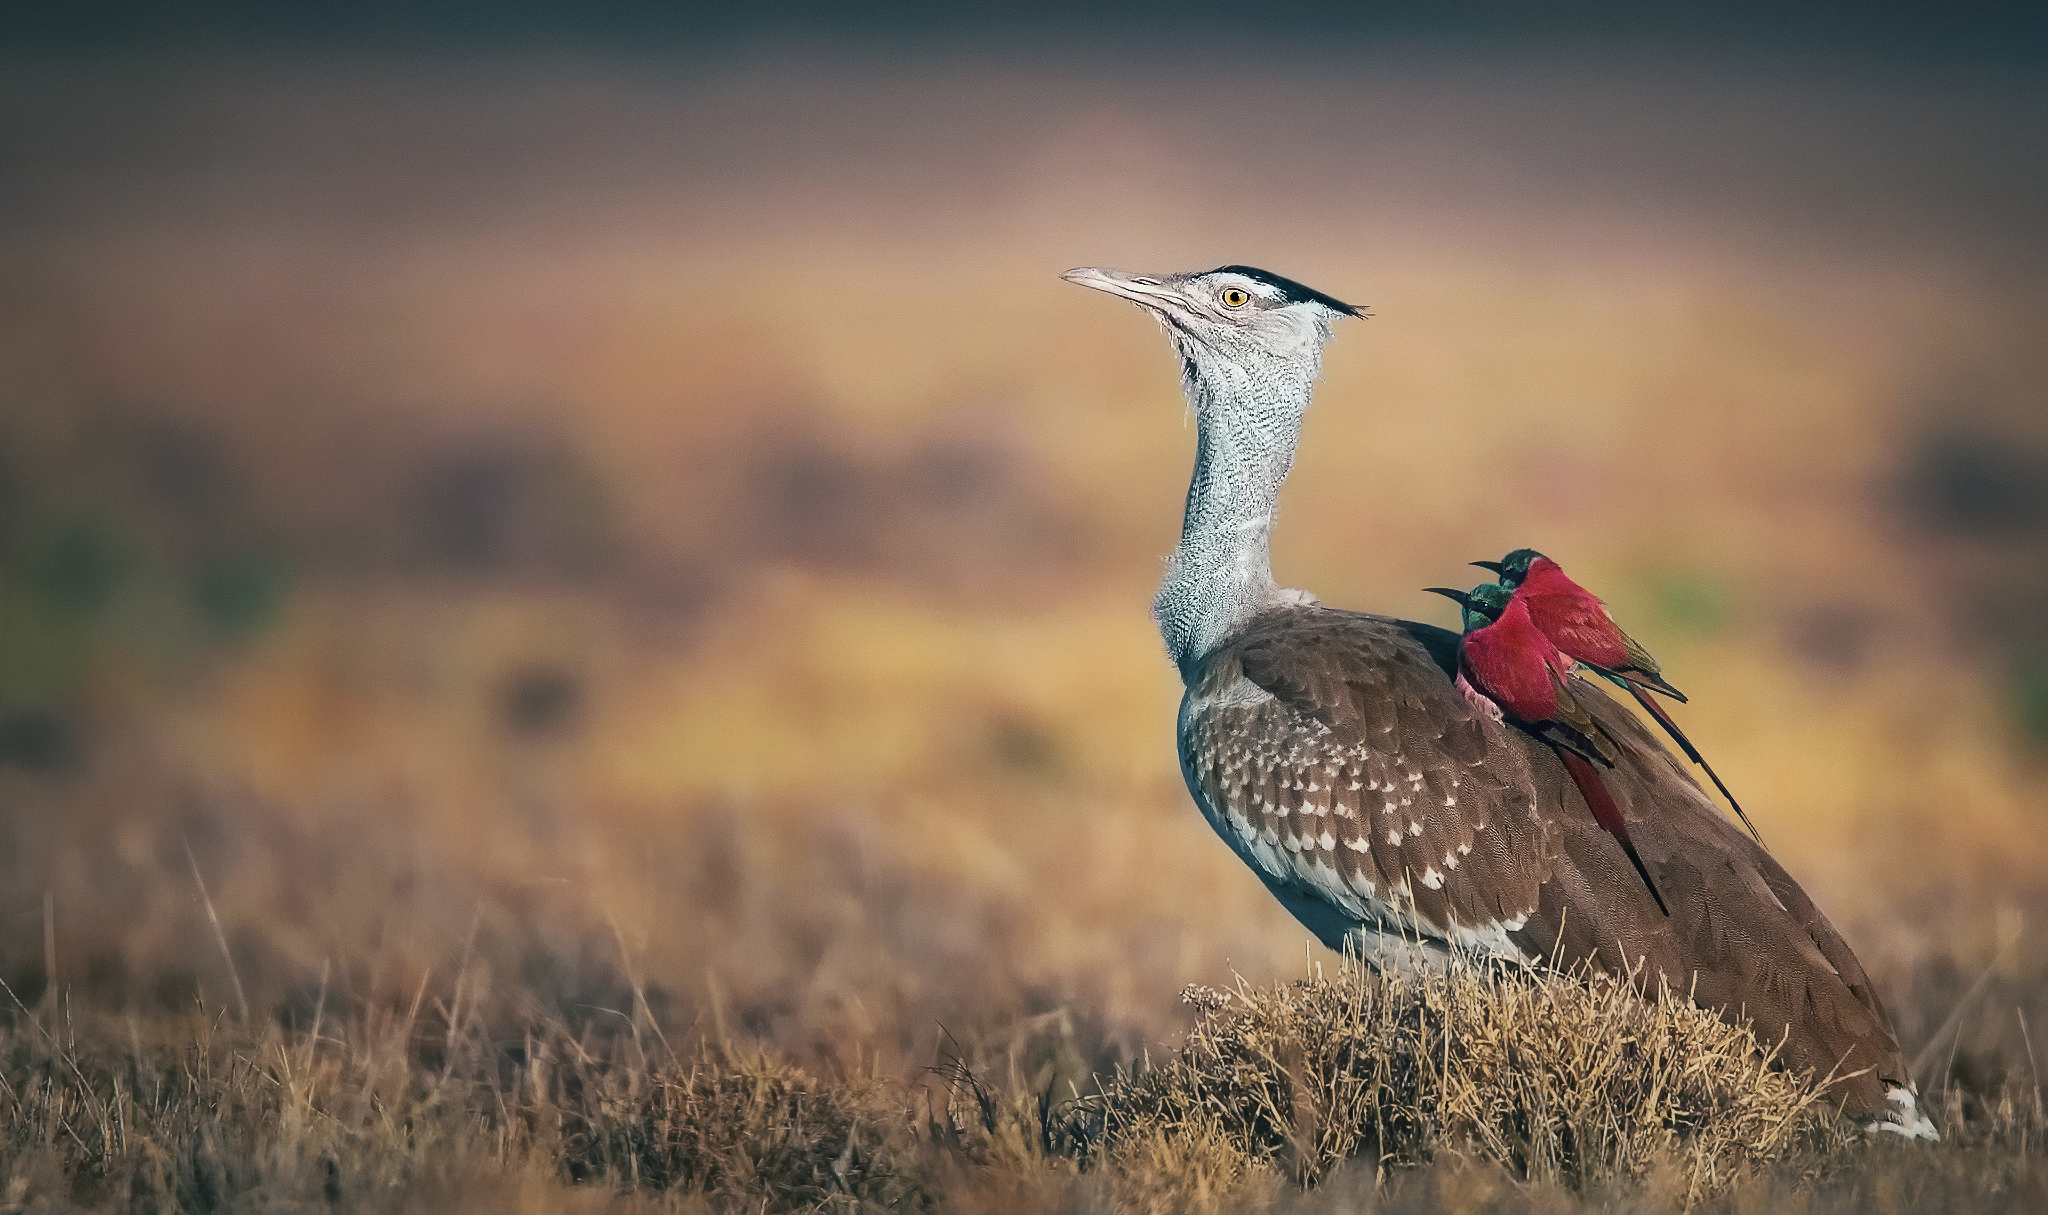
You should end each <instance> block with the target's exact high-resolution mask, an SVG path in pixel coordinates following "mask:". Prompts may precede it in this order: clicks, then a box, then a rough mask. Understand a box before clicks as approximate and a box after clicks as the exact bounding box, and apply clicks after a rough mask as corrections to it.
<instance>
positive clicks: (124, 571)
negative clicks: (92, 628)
mask: <svg viewBox="0 0 2048 1215" xmlns="http://www.w3.org/2000/svg"><path fill="white" fill-rule="evenodd" d="M135 551H136V545H135V544H134V542H133V540H132V539H131V538H130V537H128V536H127V535H126V534H124V533H123V532H122V531H121V530H120V529H119V528H117V527H115V526H114V524H113V523H111V522H110V521H108V520H106V519H103V518H100V517H97V516H92V515H86V516H79V517H75V518H71V519H67V520H64V521H63V522H61V523H59V524H58V525H57V526H55V527H54V528H52V529H51V530H50V531H49V532H48V533H46V534H45V535H43V536H42V537H41V538H40V539H39V540H38V541H33V542H31V549H30V554H29V558H28V562H27V564H28V580H29V585H30V586H31V587H33V588H34V590H35V593H36V595H37V597H38V598H40V599H41V600H42V601H43V602H44V603H45V604H47V605H48V606H49V607H51V608H53V609H55V610H56V611H57V612H60V613H62V614H65V615H71V616H91V615H95V614H97V613H98V612H100V611H101V610H102V609H104V608H105V607H106V606H107V604H108V603H109V602H110V601H111V600H112V599H113V598H114V595H115V594H116V593H117V592H118V591H119V590H120V589H121V584H122V583H123V582H124V581H126V579H127V577H128V574H129V572H130V571H131V570H132V569H133V567H134V564H135Z"/></svg>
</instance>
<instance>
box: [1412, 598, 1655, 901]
mask: <svg viewBox="0 0 2048 1215" xmlns="http://www.w3.org/2000/svg"><path fill="white" fill-rule="evenodd" d="M1429 589H1430V590H1431V591H1432V592H1434V593H1435V594H1438V595H1444V596H1447V597H1448V598H1450V599H1453V600H1455V601H1456V602H1457V603H1458V605H1459V606H1460V607H1462V608H1463V609H1464V611H1465V619H1464V624H1465V635H1464V637H1463V638H1461V639H1460V640H1459V642H1458V678H1459V679H1460V680H1461V681H1462V682H1464V683H1466V684H1468V685H1470V686H1471V687H1472V688H1473V689H1474V690H1475V691H1477V692H1478V693H1479V694H1480V695H1482V696H1484V697H1486V698H1487V699H1488V700H1491V701H1492V702H1493V703H1494V704H1496V705H1498V706H1499V707H1500V709H1501V711H1502V712H1503V713H1505V714H1506V715H1507V716H1508V717H1510V718H1513V719H1514V721H1515V723H1516V724H1517V725H1520V726H1521V727H1522V728H1524V729H1526V730H1528V731H1529V732H1530V733H1531V734H1534V735H1535V736H1536V737H1538V738H1540V739H1542V740H1543V741H1545V742H1547V743H1549V744H1550V749H1551V750H1553V751H1555V752H1556V753H1557V758H1558V760H1559V761H1560V762H1562V763H1563V764H1564V769H1565V771H1566V772H1569V773H1570V774H1571V778H1572V783H1573V784H1575V785H1577V786H1578V787H1579V793H1580V795H1581V796H1583V797H1584V798H1585V799H1586V806H1587V807H1588V808H1589V809H1591V810H1592V811H1593V818H1594V819H1595V820H1596V821H1597V822H1599V824H1600V825H1601V826H1602V827H1603V828H1605V829H1606V830H1607V833H1608V834H1609V835H1612V836H1613V837H1614V838H1615V840H1616V841H1617V842H1619V843H1620V844H1621V850H1622V851H1623V852H1625V853H1627V854H1628V859H1629V863H1630V864H1631V865H1634V866H1635V867H1636V872H1637V873H1638V874H1641V875H1642V879H1643V885H1645V886H1647V887H1649V888H1650V897H1651V898H1653V899H1656V900H1657V909H1658V910H1659V911H1662V912H1663V913H1664V914H1665V915H1667V916H1668V915H1670V914H1671V909H1670V908H1669V907H1666V906H1665V905H1664V896H1663V894H1662V893H1660V892H1659V891H1658V889H1657V883H1656V882H1654V881H1652V880H1651V878H1650V871H1649V869H1648V867H1646V866H1645V865H1644V864H1643V858H1642V857H1641V856H1639V855H1638V854H1637V853H1636V845H1635V841H1634V840H1631V839H1630V838H1629V834H1628V823H1627V822H1626V821H1625V820H1624V819H1623V818H1622V816H1621V808H1620V807H1619V806H1617V805H1615V804H1614V795H1613V794H1611V793H1609V792H1608V791H1607V785H1606V784H1605V783H1604V782H1603V781H1601V779H1600V774H1599V772H1597V771H1595V770H1594V768H1593V763H1589V762H1588V760H1591V761H1593V762H1596V763H1599V764H1600V765H1602V766H1603V767H1608V768H1611V767H1613V766H1614V754H1613V751H1612V749H1611V748H1609V747H1608V746H1607V744H1606V742H1605V741H1604V740H1603V738H1602V734H1601V730H1600V726H1599V724H1598V723H1597V722H1595V721H1594V720H1593V715H1592V714H1590V713H1588V712H1586V709H1585V706H1583V705H1581V704H1580V703H1579V702H1578V701H1577V700H1575V699H1573V697H1572V692H1571V686H1570V684H1569V683H1568V682H1567V680H1566V676H1567V673H1568V672H1569V670H1570V664H1569V663H1568V662H1567V661H1566V659H1565V657H1564V655H1562V654H1560V653H1559V652H1558V649H1557V647H1556V646H1554V645H1552V644H1551V643H1550V639H1549V638H1547V637H1545V636H1544V635H1543V632H1542V630H1540V629H1538V628H1537V627H1536V624H1535V622H1534V621H1533V620H1531V619H1530V617H1529V609H1528V606H1527V605H1526V604H1524V603H1522V602H1521V598H1520V596H1512V597H1511V595H1510V592H1509V591H1508V589H1507V588H1506V587H1505V586H1500V585H1497V584H1496V585H1493V586H1483V587H1479V588H1477V589H1475V590H1473V591H1472V592H1471V593H1469V594H1468V593H1466V592H1464V591H1453V590H1446V589H1445V588H1443V587H1431V588H1429Z"/></svg>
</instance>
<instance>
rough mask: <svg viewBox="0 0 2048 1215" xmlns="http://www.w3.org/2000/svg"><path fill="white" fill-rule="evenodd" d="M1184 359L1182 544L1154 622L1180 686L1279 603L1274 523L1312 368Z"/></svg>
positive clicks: (1193, 355) (1190, 355)
mask: <svg viewBox="0 0 2048 1215" xmlns="http://www.w3.org/2000/svg"><path fill="white" fill-rule="evenodd" d="M1183 353H1184V355H1187V361H1186V374H1185V376H1184V380H1183V386H1184V387H1185V389H1186V391H1187V396H1188V404H1189V405H1190V406H1191V407H1192V408H1193V409H1194V412H1195V419H1196V424H1197V427H1198V438H1197V441H1196V446H1195V471H1194V476H1193V478H1192V479H1191V480H1190V482H1189V484H1188V503H1187V514H1186V516H1185V517H1184V518H1183V520H1182V523H1181V536H1180V544H1179V546H1178V547H1177V548H1176V549H1175V550H1174V554H1173V560H1172V561H1171V562H1170V563H1169V564H1168V566H1167V570H1166V580H1165V581H1164V582H1162V583H1161V584H1160V587H1159V594H1158V596H1157V597H1156V598H1155V599H1154V600H1153V601H1152V615H1153V618H1154V619H1155V620H1157V621H1158V622H1159V632H1160V635H1161V636H1162V637H1164V638H1165V640H1166V649H1167V652H1168V653H1169V654H1170V655H1171V656H1172V657H1173V661H1174V664H1175V665H1176V666H1178V667H1179V668H1180V671H1181V676H1182V678H1183V679H1186V678H1189V677H1191V676H1192V674H1193V673H1194V671H1195V669H1196V667H1197V665H1198V664H1199V663H1200V662H1201V660H1202V659H1203V658H1204V657H1206V656H1207V655H1208V654H1209V653H1210V652H1211V651H1213V650H1214V649H1215V648H1216V647H1217V646H1218V645H1220V644H1222V643H1223V642H1224V641H1225V640H1227V639H1228V638H1229V637H1230V636H1231V635H1232V634H1234V633H1235V632H1236V631H1237V630H1238V629H1240V628H1242V627H1243V626H1244V625H1245V624H1246V623H1247V622H1249V621H1250V620H1251V618H1252V617H1253V616H1256V615H1257V614H1258V613H1259V612H1261V611H1263V610H1265V609H1266V608H1268V607H1271V606H1273V605H1274V604H1276V603H1278V602H1281V601H1282V600H1283V599H1284V598H1286V592H1283V591H1281V590H1280V588H1279V587H1278V586H1277V585H1275V583H1274V581H1273V565H1272V557H1271V541H1272V535H1273V518H1274V514H1275V512H1276V511H1277V509H1278V507H1279V502H1280V485H1281V483H1282V482H1283V481H1285V480H1286V479H1287V472H1288V470H1289V469H1290V468H1291V467H1293V464H1294V448H1295V444H1296V442H1297V441H1298V440H1299V438H1300V435H1301V417H1302V413H1303V411H1305V410H1306V409H1307V408H1308V400H1309V391H1310V385H1311V384H1312V383H1313V381H1314V379H1315V370H1316V369H1315V366H1314V364H1313V363H1310V364H1308V365H1306V366H1302V365H1299V364H1296V365H1293V366H1290V365H1287V364H1284V363H1277V362H1276V363H1270V364H1266V363H1260V364H1250V365H1248V364H1246V363H1243V362H1239V361H1236V360H1232V359H1228V358H1223V357H1218V356H1216V355H1214V354H1213V352H1206V351H1203V352H1188V351H1183ZM1204 355H1207V357H1203V356H1204Z"/></svg>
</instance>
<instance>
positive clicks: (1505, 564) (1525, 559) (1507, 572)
mask: <svg viewBox="0 0 2048 1215" xmlns="http://www.w3.org/2000/svg"><path fill="white" fill-rule="evenodd" d="M1542 556H1543V554H1542V553H1539V552H1537V551H1536V550H1535V549H1533V548H1518V549H1516V550H1515V551H1514V552H1512V553H1509V554H1508V555H1507V556H1505V557H1502V558H1501V559H1500V560H1498V561H1474V562H1473V563H1472V564H1474V565H1476V566H1478V567H1479V568H1480V569H1483V570H1492V571H1493V572H1494V573H1496V574H1499V575H1500V580H1501V581H1502V582H1503V583H1505V584H1506V585H1507V586H1509V587H1517V586H1520V585H1522V579H1524V578H1527V577H1528V576H1529V567H1530V566H1532V565H1534V564H1536V561H1537V560H1538V559H1539V558H1541V557H1542Z"/></svg>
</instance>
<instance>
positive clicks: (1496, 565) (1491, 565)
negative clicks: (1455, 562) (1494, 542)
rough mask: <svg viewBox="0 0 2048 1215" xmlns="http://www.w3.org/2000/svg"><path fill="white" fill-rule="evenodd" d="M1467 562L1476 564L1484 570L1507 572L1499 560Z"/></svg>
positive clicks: (1498, 572) (1497, 572)
mask: <svg viewBox="0 0 2048 1215" xmlns="http://www.w3.org/2000/svg"><path fill="white" fill-rule="evenodd" d="M1465 564H1467V565H1476V566H1478V567H1479V568H1480V569H1483V570H1492V571H1493V572H1494V573H1496V574H1500V573H1505V572H1506V571H1505V570H1503V569H1502V568H1501V564H1500V562H1498V561H1467V562H1466V563H1465Z"/></svg>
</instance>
